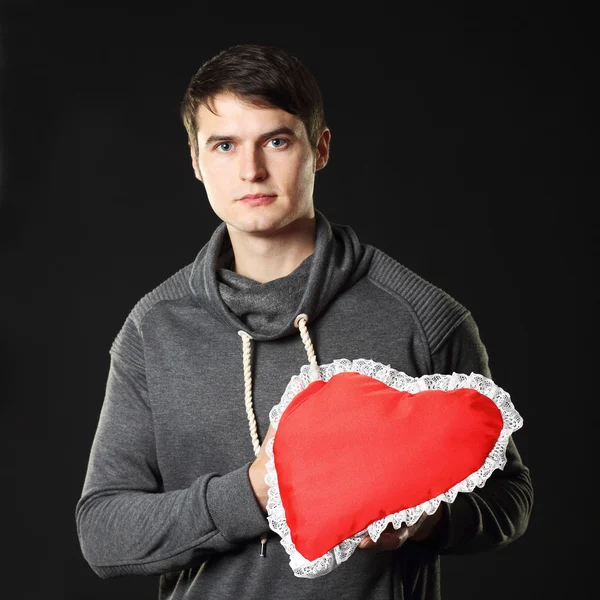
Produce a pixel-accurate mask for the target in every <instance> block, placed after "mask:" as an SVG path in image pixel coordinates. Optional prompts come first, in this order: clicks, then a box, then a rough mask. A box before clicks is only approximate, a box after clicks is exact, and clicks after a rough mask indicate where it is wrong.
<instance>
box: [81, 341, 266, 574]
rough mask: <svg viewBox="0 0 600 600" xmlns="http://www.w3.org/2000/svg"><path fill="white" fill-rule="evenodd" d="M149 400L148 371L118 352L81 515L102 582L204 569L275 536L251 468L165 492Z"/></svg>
mask: <svg viewBox="0 0 600 600" xmlns="http://www.w3.org/2000/svg"><path fill="white" fill-rule="evenodd" d="M147 395H148V394H147V386H146V378H145V373H144V370H143V368H142V365H140V364H133V363H132V362H131V360H127V359H125V358H124V356H123V355H121V354H119V353H118V352H115V351H112V352H111V363H110V370H109V374H108V381H107V385H106V393H105V397H104V403H103V405H102V409H101V411H100V417H99V422H98V426H97V429H96V433H95V437H94V440H93V443H92V448H91V452H90V456H89V462H88V468H87V473H86V477H85V482H84V486H83V491H82V495H81V498H80V499H79V501H78V502H77V506H76V511H75V512H76V524H77V534H78V537H79V542H80V545H81V549H82V553H83V556H84V558H85V559H86V561H87V562H88V564H89V565H90V567H91V568H92V569H93V571H94V572H95V573H96V574H97V575H99V576H100V577H102V578H108V577H118V576H123V575H136V574H139V575H160V574H164V573H169V572H174V571H180V570H182V569H185V568H189V567H191V566H198V565H199V564H201V562H202V561H204V560H205V559H206V558H207V557H208V556H210V555H211V554H213V553H217V552H227V551H229V550H232V549H234V548H236V547H238V546H239V545H241V544H244V543H246V542H247V541H249V540H251V539H253V538H257V537H258V536H260V535H261V534H262V533H264V532H266V531H268V529H269V527H268V522H267V520H266V517H265V515H264V513H263V512H262V510H261V508H260V506H259V504H258V502H257V501H256V499H255V496H254V493H253V491H252V488H251V485H250V481H249V478H248V467H249V466H250V463H248V464H245V465H243V466H240V467H239V468H238V469H236V470H234V471H232V472H230V473H224V474H218V473H206V474H204V475H202V476H200V477H198V478H197V479H196V480H195V481H193V483H192V484H191V485H190V486H189V487H188V488H186V489H178V490H173V491H167V492H165V491H164V489H163V486H162V480H161V474H160V467H159V464H158V460H157V452H156V445H155V438H154V430H153V418H152V410H151V407H150V405H149V402H148V397H147Z"/></svg>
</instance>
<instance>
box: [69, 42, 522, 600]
mask: <svg viewBox="0 0 600 600" xmlns="http://www.w3.org/2000/svg"><path fill="white" fill-rule="evenodd" d="M182 119H183V122H184V125H185V127H186V129H187V132H188V136H189V143H190V151H191V160H192V166H193V169H194V173H195V175H196V177H197V178H198V179H199V180H200V181H201V182H202V183H203V185H204V187H205V189H206V193H207V196H208V200H209V202H210V205H211V207H212V209H213V210H214V211H215V213H216V214H217V215H218V216H219V218H220V219H221V220H222V221H223V223H222V224H221V225H220V226H219V227H217V229H216V230H215V232H214V233H213V235H212V236H211V238H210V240H209V241H208V242H207V243H206V244H205V246H204V247H203V248H202V249H201V251H200V253H199V254H198V256H197V257H196V259H195V260H194V261H193V263H191V264H190V265H188V266H186V267H184V268H183V269H181V270H180V271H179V272H178V273H176V274H175V275H173V276H172V277H171V278H169V279H168V280H167V281H165V282H164V283H163V284H161V285H160V286H158V288H156V289H155V290H153V291H152V292H150V293H149V294H147V295H146V296H145V297H144V298H142V299H141V300H140V302H138V304H137V305H136V306H135V307H134V308H133V310H132V312H131V313H130V315H129V317H128V318H127V320H126V321H125V324H124V325H123V327H122V329H121V331H120V333H119V334H118V336H117V337H116V339H115V341H114V343H113V345H112V348H111V365H110V371H109V375H108V382H107V388H106V396H105V399H104V404H103V407H102V411H101V415H100V420H99V424H98V429H97V432H96V436H95V439H94V443H93V447H92V450H91V454H90V460H89V466H88V472H87V475H86V479H85V484H84V489H83V493H82V497H81V499H80V500H79V502H78V505H77V514H76V516H77V528H78V534H79V539H80V542H81V547H82V551H83V554H84V556H85V558H86V560H87V561H88V563H89V564H90V566H91V567H92V569H93V570H94V571H95V572H96V573H97V574H98V575H99V576H101V577H116V576H121V575H132V574H140V575H160V576H161V577H160V584H159V585H160V598H161V599H167V598H184V597H185V598H198V599H201V598H207V599H209V598H286V599H287V598H294V599H296V598H298V599H301V598H306V599H309V598H310V599H316V598H318V599H322V600H325V599H329V598H335V599H339V598H348V599H355V598H356V599H373V600H376V599H389V598H439V594H440V592H439V557H440V555H441V554H444V553H452V552H455V553H468V552H477V551H482V550H486V549H492V548H498V547H501V546H504V545H506V544H507V543H509V542H511V541H513V540H515V539H517V538H518V537H519V536H521V535H522V534H523V532H524V531H525V530H526V527H527V524H528V519H529V514H530V511H531V506H532V501H533V491H532V486H531V480H530V476H529V471H528V469H527V468H526V467H525V466H524V465H523V464H522V461H521V459H520V456H519V454H518V451H517V449H516V447H515V444H514V442H513V441H512V440H511V441H510V443H509V445H508V448H507V452H506V458H507V464H506V466H505V467H504V469H503V470H502V471H500V470H497V471H496V472H495V473H494V474H493V475H492V476H491V477H490V479H489V480H488V481H487V482H486V485H485V486H484V487H483V488H481V489H476V490H474V491H473V492H471V493H469V494H459V495H458V497H457V498H456V500H455V501H454V502H453V503H451V504H450V503H444V502H442V504H441V505H440V508H439V509H438V510H437V511H436V512H435V513H434V514H433V515H432V516H428V517H427V516H424V517H423V518H421V519H420V520H419V522H418V523H417V524H415V525H414V526H412V527H410V528H409V527H406V526H403V527H402V528H400V529H399V530H394V529H393V528H388V529H387V530H386V532H385V533H384V534H382V536H381V537H380V538H379V539H378V541H377V543H374V542H373V541H372V540H369V539H368V538H367V539H365V540H364V543H363V546H362V547H361V548H360V549H359V550H357V551H356V552H355V553H354V554H353V555H352V557H351V558H350V559H349V560H348V561H346V562H345V563H343V564H341V565H340V566H339V567H337V568H336V569H335V570H333V571H332V572H330V573H328V574H326V575H324V576H322V577H317V578H314V579H304V578H299V577H296V576H295V575H294V573H293V572H292V570H291V569H290V566H289V556H288V555H287V554H286V551H285V549H284V548H283V547H282V545H281V544H280V543H279V540H278V539H277V537H276V536H275V535H274V534H273V533H272V532H271V535H270V536H269V532H270V529H269V525H268V522H267V519H266V502H267V484H266V483H265V473H266V471H265V463H266V461H267V456H266V452H265V445H266V443H267V441H268V439H269V438H270V437H272V436H273V434H274V432H273V429H272V428H271V427H270V426H269V411H270V410H271V408H272V407H273V406H274V405H275V404H277V403H278V402H279V400H280V399H281V395H282V393H283V391H284V389H285V387H286V385H287V383H288V382H289V380H290V378H291V376H292V375H294V374H297V373H298V372H299V371H300V367H301V366H302V365H303V364H305V363H306V356H305V354H304V348H303V347H302V344H301V343H300V336H299V335H298V334H299V330H298V328H297V327H298V325H299V323H298V319H297V318H298V317H299V316H300V315H302V314H304V315H306V320H305V321H304V323H305V324H306V323H308V326H309V327H310V331H311V336H312V339H313V340H314V341H315V348H316V353H317V355H318V356H319V363H320V364H325V363H328V362H332V361H333V360H334V359H337V358H349V359H353V358H370V359H373V360H375V361H377V362H380V363H383V364H389V365H391V366H392V367H393V368H395V369H396V370H398V371H403V372H405V373H407V374H409V375H411V376H420V375H423V374H426V373H452V372H462V373H471V372H476V373H480V374H482V375H484V376H487V377H491V375H490V371H489V368H488V363H487V354H486V351H485V348H484V346H483V344H482V342H481V340H480V338H479V333H478V329H477V326H476V324H475V322H474V321H473V318H472V316H471V315H470V313H469V312H468V311H467V310H466V309H465V308H464V307H462V306H461V305H460V304H459V303H458V302H456V301H455V300H454V299H453V298H451V297H450V296H449V295H448V294H446V293H444V292H443V291H442V290H440V289H438V288H436V287H435V286H433V285H432V284H430V283H428V282H426V281H425V280H423V279H422V278H420V277H419V276H417V275H416V274H414V273H411V272H410V271H409V270H408V269H406V268H405V267H403V266H402V265H401V264H399V263H398V262H396V261H395V260H394V259H392V258H390V257H389V256H387V255H385V254H384V253H383V252H381V251H379V250H378V249H376V248H374V247H372V246H368V245H365V244H361V243H360V242H359V241H358V239H357V237H356V235H355V233H354V232H353V231H352V229H351V228H350V227H348V226H345V225H338V224H334V223H330V222H329V221H328V220H327V219H326V218H325V216H324V215H323V214H322V213H321V212H320V211H318V210H316V209H315V207H314V204H313V186H314V181H315V176H316V172H317V171H319V170H320V169H322V168H323V167H325V165H326V164H327V161H328V157H329V147H330V140H331V132H330V130H329V129H328V127H327V126H326V123H325V118H324V114H323V108H322V101H321V95H320V91H319V88H318V86H317V83H316V82H315V80H314V78H313V77H312V75H311V74H310V73H309V71H308V70H307V69H306V67H305V66H304V65H303V64H302V63H301V62H300V61H299V60H297V59H296V58H295V57H291V56H289V55H288V54H287V53H286V52H284V51H283V50H281V49H277V48H273V47H268V46H257V45H242V46H234V47H232V48H229V49H227V50H225V51H223V52H221V53H219V54H218V55H217V56H215V57H213V58H212V59H211V60H209V61H207V62H206V63H205V64H204V65H203V66H202V67H201V69H200V70H199V71H198V72H197V73H196V75H195V76H194V77H193V78H192V81H191V82H190V85H189V87H188V89H187V91H186V94H185V97H184V100H183V103H182ZM371 315H376V316H377V318H376V319H369V318H366V317H368V316H371ZM261 438H262V439H261ZM318 508H319V507H315V510H318ZM267 538H269V539H268V541H267Z"/></svg>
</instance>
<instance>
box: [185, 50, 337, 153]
mask: <svg viewBox="0 0 600 600" xmlns="http://www.w3.org/2000/svg"><path fill="white" fill-rule="evenodd" d="M220 93H231V94H234V95H235V96H237V97H239V98H240V99H241V100H243V101H244V102H248V103H250V104H252V105H253V106H258V107H265V108H267V107H269V108H270V107H275V108H281V109H282V110H285V111H286V112H288V113H291V114H293V115H297V116H298V117H299V118H300V119H301V120H302V122H303V123H304V126H305V127H306V132H307V134H308V139H309V141H310V144H311V146H312V147H313V148H315V149H316V147H317V143H318V141H319V137H320V135H321V132H322V131H323V129H324V128H325V127H326V126H327V125H326V123H325V114H324V111H323V100H322V98H321V91H320V89H319V86H318V84H317V82H316V80H315V78H314V76H313V75H312V74H311V72H310V71H309V70H308V69H307V67H306V66H305V65H304V64H303V63H302V62H301V61H300V60H299V59H298V58H296V57H295V56H291V55H290V54H288V53H287V52H286V51H285V50H283V49H281V48H278V47H275V46H265V45H258V44H239V45H236V46H232V47H230V48H227V49H226V50H223V51H221V52H219V54H217V55H215V56H213V57H212V58H210V59H209V60H207V61H206V62H205V63H204V64H203V65H202V66H201V67H200V69H198V71H197V72H196V74H195V75H194V76H193V77H192V79H191V81H190V83H189V85H188V88H187V90H186V92H185V95H184V97H183V101H182V102H181V120H182V121H183V125H184V127H185V129H186V131H187V134H188V140H189V143H190V146H191V147H192V149H193V151H194V153H195V154H197V153H198V139H197V134H198V124H197V122H196V112H197V110H198V107H199V106H200V105H204V106H205V107H206V108H207V109H208V110H210V111H211V112H213V113H214V111H213V110H212V109H211V107H210V101H211V100H213V99H214V97H215V96H217V95H218V94H220Z"/></svg>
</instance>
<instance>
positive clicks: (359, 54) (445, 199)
mask: <svg viewBox="0 0 600 600" xmlns="http://www.w3.org/2000/svg"><path fill="white" fill-rule="evenodd" d="M71 4H72V5H71V7H70V8H65V5H64V4H63V5H60V6H61V7H59V3H57V2H35V1H28V2H27V1H26V2H21V3H17V2H4V4H2V20H1V25H0V27H1V29H0V34H1V39H2V47H1V48H2V55H1V68H2V72H1V73H2V77H1V80H0V81H1V86H2V87H1V101H0V107H1V121H0V126H1V132H2V134H1V138H0V160H1V169H0V177H1V179H0V191H1V196H0V249H1V253H2V254H1V264H0V266H1V269H2V271H1V273H0V281H1V283H0V285H1V291H2V306H1V312H0V319H1V323H2V335H1V338H0V348H1V350H2V357H1V358H2V363H1V367H0V369H1V373H2V392H0V395H1V397H2V401H1V407H2V419H1V427H2V430H1V439H2V444H3V446H4V447H5V450H4V452H3V453H2V457H3V460H2V471H1V473H2V492H3V493H2V502H3V504H4V505H5V507H6V508H5V509H4V511H3V514H2V523H3V530H4V531H8V534H9V537H8V539H7V537H6V535H4V536H3V541H2V545H3V546H4V548H5V550H7V551H8V558H9V561H10V562H9V566H8V569H7V570H6V571H5V572H4V577H3V580H4V583H3V586H4V585H7V586H10V585H11V583H12V584H15V585H18V587H19V589H20V591H19V593H18V594H16V595H15V596H11V597H18V598H24V599H25V598H26V599H30V598H31V599H34V598H35V599H36V600H37V599H39V598H48V599H54V598H57V599H58V598H64V599H68V600H74V599H79V598H90V599H92V598H98V599H100V598H107V597H110V598H114V599H115V600H116V599H118V598H123V599H130V598H154V597H156V594H157V586H158V581H157V579H156V578H149V577H146V578H144V577H138V578H123V579H113V580H101V579H99V578H98V577H97V576H96V575H95V574H94V573H93V572H92V571H91V569H90V568H89V566H88V565H87V563H85V561H84V560H83V558H82V556H81V553H80V550H79V545H78V541H77V536H76V529H75V519H74V509H75V504H76V502H77V499H78V497H79V494H80V492H81V487H82V484H83V479H84V475H85V469H86V464H87V457H88V452H89V449H90V445H91V442H92V437H93V434H94V431H95V428H96V424H97V419H98V415H99V411H100V407H101V403H102V399H103V393H104V385H105V381H106V375H107V372H108V365H109V355H108V349H109V347H110V344H111V342H112V340H113V338H114V337H115V335H116V334H117V332H118V330H119V329H120V327H121V324H122V323H123V321H124V320H125V318H126V316H127V314H128V313H129V311H130V309H131V308H132V307H133V306H134V304H135V303H136V302H137V300H138V299H139V298H140V297H141V296H143V295H144V294H145V293H146V292H148V291H150V290H151V289H153V288H154V287H155V286H157V285H158V284H159V283H161V282H162V281H163V280H164V279H166V278H167V277H168V276H170V275H171V274H172V273H174V272H175V271H176V270H178V269H179V268H181V267H182V266H183V265H185V264H187V263H189V262H191V261H192V260H193V259H194V257H195V256H196V254H197V252H198V251H199V249H200V248H201V247H202V245H203V244H204V243H205V242H206V241H207V240H208V238H209V236H210V234H211V233H212V231H213V230H214V228H215V227H216V226H217V225H218V223H219V221H218V219H217V217H216V216H215V215H214V213H213V212H212V210H211V209H210V206H209V205H208V201H207V199H206V196H205V193H204V188H203V187H202V184H200V183H199V182H197V181H196V180H195V179H194V177H193V173H192V169H191V166H190V164H189V158H188V149H187V140H186V137H185V130H184V129H183V126H182V125H181V124H180V121H179V116H178V109H179V102H180V100H181V98H182V95H183V93H184V90H185V87H186V85H187V83H188V81H189V79H190V77H191V76H192V75H193V73H194V72H195V71H196V69H197V68H198V67H199V66H200V64H201V62H202V61H203V60H205V59H206V58H208V57H209V56H212V55H213V54H214V53H216V52H217V51H219V50H221V49H223V48H225V47H227V46H229V45H232V44H234V43H242V42H259V43H274V44H280V45H283V46H285V47H286V48H288V49H289V50H290V51H291V52H293V53H295V54H297V55H298V56H299V57H300V58H301V59H302V60H304V61H305V62H306V64H307V65H308V66H309V68H310V69H311V70H312V71H313V72H314V74H315V75H316V77H317V79H318V81H319V83H320V85H321V87H322V91H323V95H324V99H325V110H326V116H327V121H328V124H329V126H330V128H331V130H332V144H331V159H330V163H329V165H328V166H327V168H326V169H325V170H323V171H321V172H319V173H318V175H317V182H316V191H315V203H316V206H317V207H318V208H319V209H320V210H321V211H322V212H323V213H324V214H325V215H326V216H327V217H328V218H329V219H330V220H332V221H334V222H340V223H346V224H348V225H350V226H352V227H353V228H354V230H355V231H356V232H357V234H358V235H359V238H360V239H361V240H362V241H364V242H366V243H370V244H373V245H375V246H377V247H379V248H381V249H382V250H384V251H385V252H387V253H388V254H390V255H392V256H393V257H395V258H396V259H397V260H399V261H400V262H401V263H403V264H405V265H406V266H407V267H409V268H411V269H413V270H415V271H416V272H418V273H419V274H420V275H422V276H423V277H425V278H426V279H428V280H429V281H431V282H432V283H434V284H436V285H438V286H440V287H442V288H444V289H445V290H446V291H448V292H449V293H450V294H452V295H453V296H454V297H455V298H456V299H458V300H459V301H460V302H462V303H463V304H464V305H466V306H467V307H468V308H469V309H470V310H471V311H472V313H473V315H474V317H475V319H476V321H477V322H478V324H479V327H480V332H481V335H482V338H483V341H484V343H485V344H486V346H487V349H488V352H489V354H490V364H491V369H492V373H493V376H494V379H495V381H496V382H497V383H498V384H499V385H500V386H501V387H503V388H504V389H505V390H507V391H508V392H509V393H510V394H511V396H512V398H513V401H514V403H515V406H516V408H517V409H518V410H519V412H520V413H521V415H522V416H523V418H524V427H523V429H521V430H520V431H518V432H517V433H516V434H515V441H516V442H517V445H518V447H519V449H520V451H521V453H522V456H523V459H524V461H525V463H526V464H527V465H528V466H529V467H530V469H531V473H532V477H533V482H534V486H535V493H536V498H535V505H534V511H533V515H532V519H531V523H530V527H529V530H528V531H527V533H526V534H525V536H524V537H523V538H521V539H520V540H518V541H517V542H515V543H514V544H512V545H510V546H509V547H506V548H504V549H502V550H499V551H497V552H493V553H488V554H483V555H476V556H458V557H454V556H453V557H445V558H444V559H443V590H444V592H445V593H444V597H445V598H446V599H459V598H487V599H490V600H493V599H498V600H500V599H504V598H506V597H510V598H512V599H513V600H517V599H526V598H532V597H536V598H543V597H547V596H548V597H550V596H551V597H561V598H575V597H588V594H587V593H584V592H583V590H584V589H585V587H586V582H585V579H586V577H587V576H588V575H589V572H588V571H587V570H586V569H588V568H590V567H591V560H592V558H593V557H594V555H593V551H592V547H595V543H594V535H595V534H597V531H598V528H597V525H598V518H597V516H596V515H597V508H596V505H595V503H593V501H592V500H593V497H592V495H591V492H588V491H587V490H588V488H589V484H590V482H591V481H593V479H595V478H596V476H597V463H596V464H595V460H594V444H593V443H592V442H587V441H586V439H588V438H589V437H591V436H592V435H593V432H594V429H593V421H592V420H591V415H592V414H593V405H594V404H595V403H596V398H597V392H595V390H594V381H593V371H591V369H590V367H591V360H588V353H590V354H591V352H592V350H591V332H592V322H593V321H592V319H590V314H593V313H592V312H590V309H591V308H592V303H591V302H592V301H591V298H592V297H593V296H592V295H591V292H590V291H587V290H586V289H585V287H584V286H583V281H584V278H590V276H591V275H593V273H592V272H591V270H592V268H593V267H594V265H593V260H594V258H593V252H592V250H593V249H592V244H591V241H590V239H591V238H590V236H591V233H592V228H591V227H587V226H588V225H589V224H590V219H591V216H583V215H582V212H581V211H582V208H583V205H584V204H585V203H586V202H588V201H596V200H597V197H598V196H597V192H596V191H595V187H594V186H593V185H592V184H593V182H594V181H593V177H594V178H595V173H594V174H592V157H593V155H594V151H595V147H596V145H597V138H598V136H597V133H598V132H597V130H595V129H594V128H593V127H592V121H593V116H594V113H595V111H596V110H597V106H596V104H595V103H594V102H593V101H592V99H591V96H590V94H591V88H592V83H591V82H592V81H593V80H595V79H596V78H597V74H594V73H595V71H597V59H598V54H597V52H596V49H595V47H594V45H593V43H592V42H593V38H594V36H595V34H594V36H592V35H590V34H588V33H587V27H586V26H585V25H586V22H587V21H588V19H589V16H588V15H578V14H576V13H575V11H574V10H569V9H568V8H567V5H565V4H562V5H561V6H560V11H561V12H560V13H558V12H554V13H553V12H551V11H550V9H549V8H548V6H544V7H543V10H541V8H542V6H540V7H534V6H533V5H530V4H527V3H524V2H521V3H518V8H517V9H516V10H515V11H513V12H511V11H510V10H508V9H507V8H506V6H504V5H503V6H500V5H498V4H497V3H494V4H493V7H494V8H491V7H490V8H488V9H487V12H486V13H485V14H476V13H472V14H467V13H464V12H460V11H458V10H452V9H450V8H437V9H428V10H427V11H425V10H424V11H423V14H419V15H417V14H409V13H408V12H407V11H401V12H398V14H396V15H393V14H392V13H390V12H389V10H388V9H385V8H384V7H383V6H382V7H380V8H379V7H377V6H376V5H375V4H373V3H371V2H370V3H369V5H368V7H365V6H362V7H361V6H360V4H358V5H357V6H356V7H354V8H352V7H351V6H350V5H348V6H346V7H345V8H344V17H343V18H342V17H341V16H339V15H337V14H336V13H334V12H333V11H330V12H329V13H328V14H326V13H323V12H321V8H318V9H317V7H314V6H312V5H310V6H309V5H306V6H304V7H303V6H301V5H299V4H298V5H297V6H294V8H290V7H289V6H287V7H286V6H284V5H282V4H281V3H280V4H279V5H274V6H268V5H266V4H264V3H263V4H257V5H256V6H247V10H246V11H244V12H240V10H239V8H238V7H232V6H229V5H228V6H225V5H223V6H221V7H219V3H210V4H214V6H212V7H210V6H208V5H207V3H205V4H204V5H197V4H188V5H184V4H182V3H177V2H173V3H170V4H169V6H168V7H166V8H163V9H162V10H161V11H158V10H157V11H156V12H151V11H150V9H148V8H146V9H144V10H142V9H141V8H140V9H137V10H136V9H133V8H131V6H129V7H125V5H121V8H119V9H117V8H111V9H108V8H107V7H106V4H104V3H103V4H98V5H97V6H94V5H93V4H90V3H87V2H86V3H83V4H85V6H86V8H85V9H84V8H82V7H81V6H80V5H79V4H76V3H71ZM448 4H453V3H448ZM140 6H142V5H140ZM366 9H368V10H369V12H368V13H364V12H361V11H364V10H366ZM353 10H356V11H358V12H356V13H354V12H353ZM594 164H597V160H596V161H594ZM595 170H596V168H594V171H595ZM586 273H587V275H586ZM588 346H589V348H588ZM594 362H595V361H594ZM582 382H585V386H584V385H582ZM578 389H580V390H581V394H580V395H579V396H578V395H577V390H578ZM586 430H587V431H586ZM586 435H587V437H586ZM592 439H593V438H592ZM594 465H595V468H594ZM4 556H5V557H6V554H4ZM596 556H597V555H596ZM5 566H6V565H5Z"/></svg>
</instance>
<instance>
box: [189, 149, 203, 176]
mask: <svg viewBox="0 0 600 600" xmlns="http://www.w3.org/2000/svg"><path fill="white" fill-rule="evenodd" d="M189 146H190V156H191V157H192V168H193V169H194V174H195V175H196V179H198V180H199V181H202V174H201V173H200V167H199V166H198V155H197V154H196V152H194V148H192V145H191V144H189Z"/></svg>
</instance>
